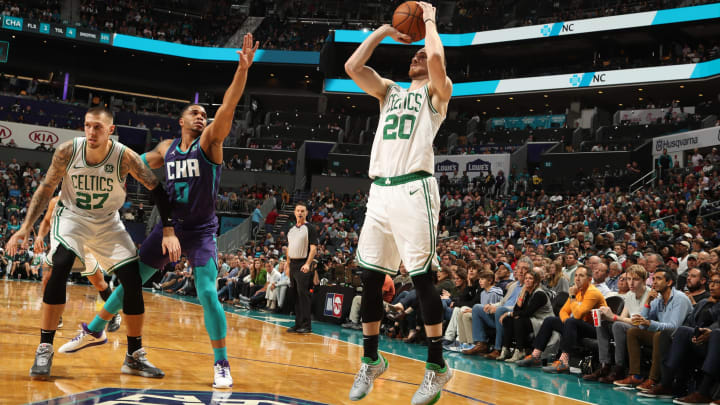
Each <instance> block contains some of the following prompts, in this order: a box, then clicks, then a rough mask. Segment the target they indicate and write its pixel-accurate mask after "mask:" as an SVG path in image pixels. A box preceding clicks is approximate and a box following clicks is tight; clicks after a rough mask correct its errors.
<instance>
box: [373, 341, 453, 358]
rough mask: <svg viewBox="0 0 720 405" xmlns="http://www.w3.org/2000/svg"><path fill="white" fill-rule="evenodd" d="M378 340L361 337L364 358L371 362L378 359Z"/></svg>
mask: <svg viewBox="0 0 720 405" xmlns="http://www.w3.org/2000/svg"><path fill="white" fill-rule="evenodd" d="M378 340H379V335H373V336H366V335H363V349H365V354H364V356H365V357H368V358H370V360H372V361H377V359H378ZM441 348H442V347H441Z"/></svg>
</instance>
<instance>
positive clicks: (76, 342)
mask: <svg viewBox="0 0 720 405" xmlns="http://www.w3.org/2000/svg"><path fill="white" fill-rule="evenodd" d="M104 343H107V335H106V334H105V329H103V330H102V331H100V332H91V331H90V329H88V327H87V324H86V323H85V322H83V323H82V324H81V325H80V331H79V333H78V335H77V336H75V337H74V338H73V339H72V340H71V341H69V342H67V343H65V344H64V345H62V346H60V350H58V351H59V352H60V353H75V352H77V351H79V350H82V349H84V348H86V347H92V346H98V345H101V344H104Z"/></svg>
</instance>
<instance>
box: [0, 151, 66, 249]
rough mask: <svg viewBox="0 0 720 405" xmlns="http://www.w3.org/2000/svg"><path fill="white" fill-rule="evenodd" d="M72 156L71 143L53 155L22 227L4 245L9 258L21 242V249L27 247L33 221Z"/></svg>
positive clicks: (50, 196) (56, 184)
mask: <svg viewBox="0 0 720 405" xmlns="http://www.w3.org/2000/svg"><path fill="white" fill-rule="evenodd" d="M72 155H73V143H72V141H68V142H65V143H63V144H62V145H60V146H59V147H58V148H57V150H56V151H55V153H54V154H53V158H52V162H51V163H50V167H49V168H48V171H47V174H46V175H45V178H43V180H42V182H41V183H40V186H38V188H37V190H35V193H34V194H33V196H32V199H31V200H30V206H29V207H28V211H27V214H26V215H25V221H23V223H22V226H20V229H18V230H17V231H16V232H15V233H14V234H13V235H12V236H11V237H10V239H9V240H8V242H7V244H6V245H5V251H6V252H8V254H9V255H10V256H14V255H15V253H16V252H17V248H18V244H19V243H20V242H22V246H23V248H27V246H28V238H27V237H28V235H29V234H30V231H31V230H32V228H33V225H35V221H37V220H38V218H39V217H40V214H42V212H43V210H44V209H45V207H47V205H48V202H49V201H50V199H51V198H52V195H53V193H54V192H55V189H56V188H57V186H58V184H60V181H62V178H63V177H64V176H65V173H66V172H67V166H68V163H70V159H71V158H72Z"/></svg>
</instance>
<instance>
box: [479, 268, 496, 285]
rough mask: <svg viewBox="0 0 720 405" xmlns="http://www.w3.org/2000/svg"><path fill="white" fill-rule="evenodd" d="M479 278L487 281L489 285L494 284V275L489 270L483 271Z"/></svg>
mask: <svg viewBox="0 0 720 405" xmlns="http://www.w3.org/2000/svg"><path fill="white" fill-rule="evenodd" d="M480 278H482V279H485V280H488V281H489V282H491V283H494V282H495V273H493V272H492V271H490V270H485V271H483V272H482V273H480Z"/></svg>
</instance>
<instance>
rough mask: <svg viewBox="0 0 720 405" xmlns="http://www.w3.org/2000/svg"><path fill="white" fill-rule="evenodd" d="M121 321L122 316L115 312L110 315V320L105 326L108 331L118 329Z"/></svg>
mask: <svg viewBox="0 0 720 405" xmlns="http://www.w3.org/2000/svg"><path fill="white" fill-rule="evenodd" d="M121 323H122V317H121V316H120V314H115V316H113V317H112V319H111V320H110V322H109V323H108V326H107V331H108V332H115V331H116V330H118V329H120V324H121Z"/></svg>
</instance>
